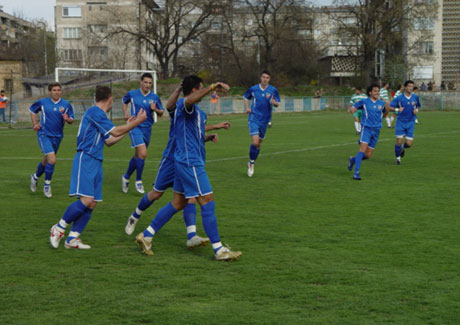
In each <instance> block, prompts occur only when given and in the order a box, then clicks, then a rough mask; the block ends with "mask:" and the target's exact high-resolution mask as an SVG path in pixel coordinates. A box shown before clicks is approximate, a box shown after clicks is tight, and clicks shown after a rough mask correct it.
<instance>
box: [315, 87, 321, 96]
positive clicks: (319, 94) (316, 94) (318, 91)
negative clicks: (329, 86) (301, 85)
mask: <svg viewBox="0 0 460 325" xmlns="http://www.w3.org/2000/svg"><path fill="white" fill-rule="evenodd" d="M313 98H321V90H320V89H318V90H317V91H315V96H314V97H313Z"/></svg>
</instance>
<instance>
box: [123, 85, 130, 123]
mask: <svg viewBox="0 0 460 325" xmlns="http://www.w3.org/2000/svg"><path fill="white" fill-rule="evenodd" d="M130 101H131V96H130V93H129V92H128V93H127V94H126V95H125V96H124V97H123V99H122V100H121V109H122V110H123V116H124V119H125V120H126V121H127V120H128V119H129V116H130V114H129V113H128V104H129V103H130Z"/></svg>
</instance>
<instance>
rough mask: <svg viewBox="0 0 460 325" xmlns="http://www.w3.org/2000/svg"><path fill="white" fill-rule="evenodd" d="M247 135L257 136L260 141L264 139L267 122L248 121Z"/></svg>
mask: <svg viewBox="0 0 460 325" xmlns="http://www.w3.org/2000/svg"><path fill="white" fill-rule="evenodd" d="M248 125H249V135H250V136H251V137H252V136H253V135H258V136H259V138H261V139H262V140H263V139H264V138H265V132H266V131H267V125H268V122H258V121H249V122H248Z"/></svg>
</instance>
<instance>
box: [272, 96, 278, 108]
mask: <svg viewBox="0 0 460 325" xmlns="http://www.w3.org/2000/svg"><path fill="white" fill-rule="evenodd" d="M271 103H272V104H273V105H275V106H276V105H278V102H277V101H276V99H275V98H272V100H271Z"/></svg>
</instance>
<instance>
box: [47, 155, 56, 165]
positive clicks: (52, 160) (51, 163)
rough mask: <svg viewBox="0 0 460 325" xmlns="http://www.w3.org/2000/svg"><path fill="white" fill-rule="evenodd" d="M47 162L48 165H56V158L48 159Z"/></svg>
mask: <svg viewBox="0 0 460 325" xmlns="http://www.w3.org/2000/svg"><path fill="white" fill-rule="evenodd" d="M47 162H48V164H50V165H55V164H56V156H51V157H48V159H47Z"/></svg>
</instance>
